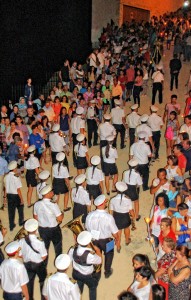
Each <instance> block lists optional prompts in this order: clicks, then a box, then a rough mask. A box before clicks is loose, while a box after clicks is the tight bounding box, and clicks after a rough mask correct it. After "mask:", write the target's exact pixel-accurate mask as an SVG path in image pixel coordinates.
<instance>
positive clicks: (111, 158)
mask: <svg viewBox="0 0 191 300" xmlns="http://www.w3.org/2000/svg"><path fill="white" fill-rule="evenodd" d="M105 150H106V147H103V148H102V156H103V161H104V162H105V163H108V164H114V163H115V160H116V159H117V158H118V154H117V150H116V148H113V147H112V145H109V156H108V158H107V157H106V155H105Z"/></svg>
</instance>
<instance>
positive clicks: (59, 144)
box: [49, 132, 66, 152]
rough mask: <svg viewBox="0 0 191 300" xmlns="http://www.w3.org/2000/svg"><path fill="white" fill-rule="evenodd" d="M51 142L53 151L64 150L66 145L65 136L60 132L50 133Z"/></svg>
mask: <svg viewBox="0 0 191 300" xmlns="http://www.w3.org/2000/svg"><path fill="white" fill-rule="evenodd" d="M49 144H50V148H51V151H52V152H62V151H63V148H64V147H65V146H66V143H65V141H64V138H63V137H62V136H60V135H59V133H58V132H55V133H51V134H50V135H49Z"/></svg>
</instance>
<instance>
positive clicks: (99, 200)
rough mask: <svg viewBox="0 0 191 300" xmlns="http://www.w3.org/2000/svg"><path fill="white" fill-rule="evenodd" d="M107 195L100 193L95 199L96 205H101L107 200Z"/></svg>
mask: <svg viewBox="0 0 191 300" xmlns="http://www.w3.org/2000/svg"><path fill="white" fill-rule="evenodd" d="M105 199H106V198H105V195H99V196H98V197H97V198H96V199H95V200H94V205H95V206H100V205H101V204H103V203H104V202H105Z"/></svg>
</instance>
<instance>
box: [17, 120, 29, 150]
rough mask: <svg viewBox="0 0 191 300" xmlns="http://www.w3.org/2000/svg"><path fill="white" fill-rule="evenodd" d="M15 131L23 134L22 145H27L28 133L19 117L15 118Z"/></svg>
mask: <svg viewBox="0 0 191 300" xmlns="http://www.w3.org/2000/svg"><path fill="white" fill-rule="evenodd" d="M16 129H17V130H19V131H21V132H22V133H23V143H24V144H26V145H28V143H29V131H28V128H27V126H26V125H25V124H23V119H22V118H21V116H17V117H16Z"/></svg>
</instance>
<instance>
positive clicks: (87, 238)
mask: <svg viewBox="0 0 191 300" xmlns="http://www.w3.org/2000/svg"><path fill="white" fill-rule="evenodd" d="M91 240H92V235H91V233H90V232H89V231H86V230H85V231H82V232H81V233H80V234H79V235H78V237H77V242H78V244H80V245H82V246H86V245H88V244H89V243H90V242H91Z"/></svg>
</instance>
